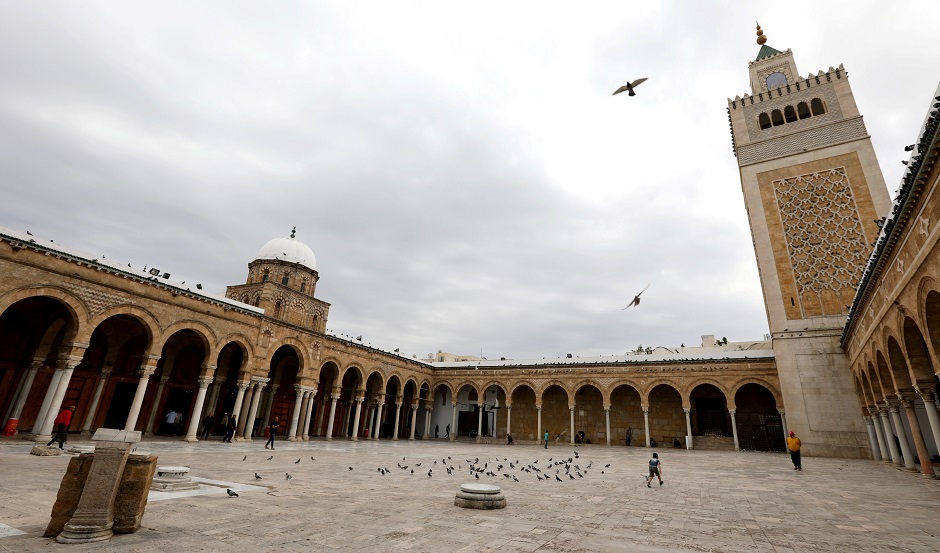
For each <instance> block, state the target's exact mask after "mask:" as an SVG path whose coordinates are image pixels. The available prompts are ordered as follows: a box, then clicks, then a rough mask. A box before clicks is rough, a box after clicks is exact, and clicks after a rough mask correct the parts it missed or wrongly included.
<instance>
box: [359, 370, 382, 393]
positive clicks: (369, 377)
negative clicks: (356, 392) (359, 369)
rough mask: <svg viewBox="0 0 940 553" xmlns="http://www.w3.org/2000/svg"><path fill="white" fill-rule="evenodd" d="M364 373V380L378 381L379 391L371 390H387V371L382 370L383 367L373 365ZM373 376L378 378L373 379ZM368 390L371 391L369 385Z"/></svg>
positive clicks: (367, 381)
mask: <svg viewBox="0 0 940 553" xmlns="http://www.w3.org/2000/svg"><path fill="white" fill-rule="evenodd" d="M364 374H365V378H364V380H363V381H364V382H366V383H367V384H368V383H369V382H375V383H376V386H377V391H376V390H371V391H372V392H375V393H381V392H384V391H385V373H383V372H382V369H381V368H379V367H372V368H371V369H369V370H368V371H364ZM373 377H376V379H373ZM367 391H370V390H368V387H367Z"/></svg>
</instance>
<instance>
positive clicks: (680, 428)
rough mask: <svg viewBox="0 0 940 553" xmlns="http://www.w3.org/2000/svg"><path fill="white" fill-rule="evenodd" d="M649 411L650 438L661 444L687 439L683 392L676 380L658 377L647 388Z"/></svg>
mask: <svg viewBox="0 0 940 553" xmlns="http://www.w3.org/2000/svg"><path fill="white" fill-rule="evenodd" d="M646 405H647V410H648V411H649V421H650V426H649V428H650V435H649V438H651V439H654V440H656V442H657V443H659V444H663V445H665V444H671V443H672V441H673V440H674V439H677V438H678V439H679V440H680V442H681V441H682V440H684V439H685V435H686V433H687V427H686V422H685V412H683V408H682V392H681V391H680V390H679V388H678V387H677V386H676V385H675V383H674V382H672V381H670V380H667V379H665V378H658V379H656V380H654V381H653V382H650V384H649V386H647V388H646Z"/></svg>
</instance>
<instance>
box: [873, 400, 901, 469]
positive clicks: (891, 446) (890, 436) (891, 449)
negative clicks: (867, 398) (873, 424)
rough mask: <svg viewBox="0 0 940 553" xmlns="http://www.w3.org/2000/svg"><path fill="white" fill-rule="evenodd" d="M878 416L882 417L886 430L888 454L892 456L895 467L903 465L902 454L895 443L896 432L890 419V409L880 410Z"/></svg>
mask: <svg viewBox="0 0 940 553" xmlns="http://www.w3.org/2000/svg"><path fill="white" fill-rule="evenodd" d="M878 415H879V416H880V417H881V425H882V426H884V429H885V442H887V443H888V453H890V454H891V461H892V462H893V463H894V464H895V465H903V464H904V461H903V460H901V453H900V452H899V451H898V446H897V444H895V443H894V432H893V429H892V428H891V421H890V420H889V419H888V409H887V408H884V409H880V410H879V412H878Z"/></svg>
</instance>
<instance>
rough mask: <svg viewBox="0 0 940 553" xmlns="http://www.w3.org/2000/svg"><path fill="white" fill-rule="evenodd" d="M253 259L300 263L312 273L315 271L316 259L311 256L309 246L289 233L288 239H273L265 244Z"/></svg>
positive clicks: (311, 251)
mask: <svg viewBox="0 0 940 553" xmlns="http://www.w3.org/2000/svg"><path fill="white" fill-rule="evenodd" d="M255 259H279V260H281V261H288V262H290V263H300V264H301V265H303V266H305V267H308V268H310V269H312V270H314V271H316V270H317V258H316V257H314V255H313V250H311V249H310V246H308V245H306V244H304V243H303V242H301V241H300V240H298V239H296V238H294V232H293V231H291V235H290V238H275V239H273V240H271V241H269V242H268V243H267V244H265V245H264V246H263V247H262V248H261V251H260V252H258V255H257V256H255Z"/></svg>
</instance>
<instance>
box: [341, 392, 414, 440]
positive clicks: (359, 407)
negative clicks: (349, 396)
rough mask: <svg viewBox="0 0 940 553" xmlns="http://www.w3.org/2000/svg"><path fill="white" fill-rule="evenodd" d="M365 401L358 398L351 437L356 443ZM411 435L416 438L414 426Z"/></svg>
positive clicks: (361, 397) (360, 397)
mask: <svg viewBox="0 0 940 553" xmlns="http://www.w3.org/2000/svg"><path fill="white" fill-rule="evenodd" d="M364 399H365V398H364V397H363V396H359V397H357V398H356V414H355V415H354V416H353V430H352V436H350V437H349V439H350V440H352V441H354V442H356V441H359V417H360V416H361V415H362V402H363V400H364ZM411 435H412V436H414V426H412V427H411Z"/></svg>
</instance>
